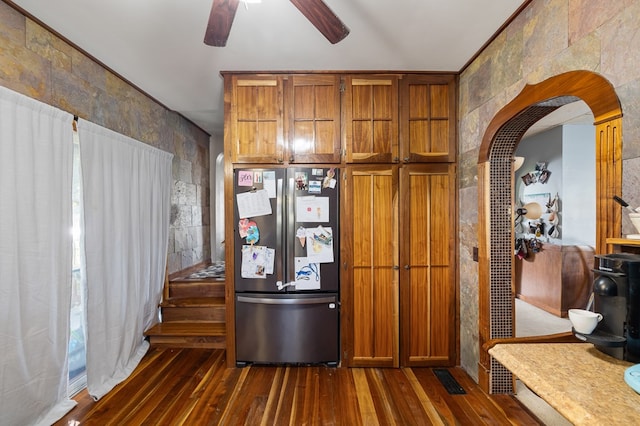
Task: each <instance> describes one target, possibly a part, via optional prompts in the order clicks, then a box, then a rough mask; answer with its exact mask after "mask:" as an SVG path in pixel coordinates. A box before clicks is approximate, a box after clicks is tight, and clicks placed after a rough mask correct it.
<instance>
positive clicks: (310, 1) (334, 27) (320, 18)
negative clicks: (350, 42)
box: [291, 0, 349, 44]
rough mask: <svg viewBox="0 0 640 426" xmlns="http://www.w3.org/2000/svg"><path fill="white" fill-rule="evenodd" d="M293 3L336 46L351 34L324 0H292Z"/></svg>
mask: <svg viewBox="0 0 640 426" xmlns="http://www.w3.org/2000/svg"><path fill="white" fill-rule="evenodd" d="M291 3H293V5H294V6H295V7H297V8H298V10H299V11H300V12H302V14H303V15H304V16H306V17H307V19H308V20H309V21H310V22H311V23H312V24H313V25H314V26H315V27H316V28H317V29H318V31H320V32H321V33H322V35H324V36H325V37H326V38H327V40H329V41H330V42H331V44H336V43H337V42H339V41H340V40H342V39H343V38H345V37H346V36H347V35H348V34H349V28H347V27H346V26H345V25H344V24H343V23H342V21H341V20H340V18H338V17H337V16H336V14H335V13H333V11H332V10H331V9H329V6H327V5H326V4H325V3H324V1H322V0H291Z"/></svg>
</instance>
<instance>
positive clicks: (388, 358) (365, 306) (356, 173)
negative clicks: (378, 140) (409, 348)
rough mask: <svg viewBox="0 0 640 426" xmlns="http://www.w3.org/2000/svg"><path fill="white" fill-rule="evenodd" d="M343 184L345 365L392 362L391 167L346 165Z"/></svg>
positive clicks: (394, 252)
mask: <svg viewBox="0 0 640 426" xmlns="http://www.w3.org/2000/svg"><path fill="white" fill-rule="evenodd" d="M347 187H348V191H347V192H348V196H347V217H348V226H347V227H348V229H349V232H348V234H349V243H348V244H347V247H350V248H351V250H350V253H349V255H348V257H349V258H350V259H351V261H350V263H349V264H350V265H351V268H350V271H349V273H348V280H347V283H346V284H345V286H344V287H343V290H344V291H345V292H346V293H347V294H348V298H349V299H350V300H351V304H350V309H347V310H348V311H349V310H350V312H351V316H352V320H351V324H352V328H351V330H348V335H349V336H350V342H349V344H348V345H347V346H348V347H349V346H350V348H351V349H349V350H348V352H349V357H348V358H349V359H348V361H349V365H351V366H374V365H378V366H398V360H399V354H398V313H397V312H398V270H397V261H398V239H397V224H398V220H397V208H398V204H397V169H396V168H395V167H394V166H391V167H389V166H385V167H382V168H380V169H375V168H368V169H357V170H354V169H353V168H352V169H349V180H348V183H347ZM349 282H350V283H351V285H349Z"/></svg>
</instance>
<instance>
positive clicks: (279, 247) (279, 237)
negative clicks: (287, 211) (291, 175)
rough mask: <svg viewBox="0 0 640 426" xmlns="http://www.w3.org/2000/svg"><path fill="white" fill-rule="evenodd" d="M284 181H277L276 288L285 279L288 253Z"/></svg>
mask: <svg viewBox="0 0 640 426" xmlns="http://www.w3.org/2000/svg"><path fill="white" fill-rule="evenodd" d="M282 186H283V179H282V178H279V179H278V180H277V181H276V259H275V261H276V286H278V283H282V279H283V270H282V266H281V265H282V261H283V259H285V257H284V256H286V253H283V250H284V249H285V247H284V244H285V243H284V235H283V232H284V230H283V225H284V218H283V211H282V209H283V208H284V204H283V203H284V199H283V198H284V197H283V195H284V194H283V192H282V191H283V188H282Z"/></svg>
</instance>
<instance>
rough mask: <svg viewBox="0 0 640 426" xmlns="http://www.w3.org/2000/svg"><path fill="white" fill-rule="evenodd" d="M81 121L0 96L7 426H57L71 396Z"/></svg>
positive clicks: (0, 419) (2, 401)
mask: <svg viewBox="0 0 640 426" xmlns="http://www.w3.org/2000/svg"><path fill="white" fill-rule="evenodd" d="M72 121H73V117H72V116H71V114H68V113H66V112H64V111H60V110H58V109H56V108H53V107H51V106H48V105H46V104H43V103H41V102H38V101H36V100H33V99H30V98H27V97H26V96H23V95H20V94H18V93H16V92H13V91H11V90H8V89H6V88H4V87H0V424H2V425H32V424H46V425H48V424H51V423H53V422H54V421H55V420H57V419H58V418H60V417H61V416H62V415H64V414H65V413H66V412H67V411H69V410H70V409H71V408H73V406H74V405H75V402H74V401H73V400H70V399H69V398H68V396H67V381H68V378H67V376H68V365H67V350H68V344H69V307H70V304H71V299H70V297H71V256H72V251H71V249H72V246H71V241H72V240H71V226H72V216H71V178H72V152H73V140H72V127H71V124H72Z"/></svg>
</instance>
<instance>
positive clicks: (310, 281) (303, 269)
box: [294, 257, 320, 290]
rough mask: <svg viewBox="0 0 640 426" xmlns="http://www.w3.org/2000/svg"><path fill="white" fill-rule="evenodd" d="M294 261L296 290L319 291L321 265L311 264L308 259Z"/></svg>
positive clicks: (301, 258)
mask: <svg viewBox="0 0 640 426" xmlns="http://www.w3.org/2000/svg"><path fill="white" fill-rule="evenodd" d="M294 261H295V273H296V278H295V286H296V290H319V289H320V264H319V263H313V262H310V260H309V258H308V257H296V258H295V259H294Z"/></svg>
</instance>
